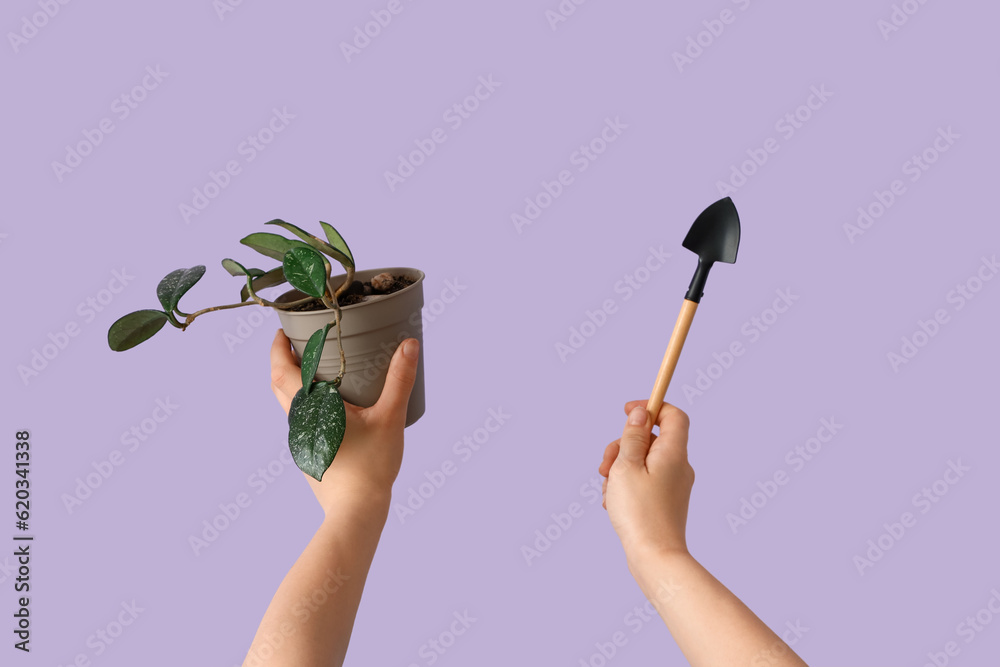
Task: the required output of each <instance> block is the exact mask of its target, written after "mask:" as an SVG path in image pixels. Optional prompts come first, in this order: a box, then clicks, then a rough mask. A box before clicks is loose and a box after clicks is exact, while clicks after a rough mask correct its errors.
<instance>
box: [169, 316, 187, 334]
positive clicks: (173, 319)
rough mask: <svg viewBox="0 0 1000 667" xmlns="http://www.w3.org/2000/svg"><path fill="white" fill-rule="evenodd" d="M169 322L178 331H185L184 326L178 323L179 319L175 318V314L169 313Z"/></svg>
mask: <svg viewBox="0 0 1000 667" xmlns="http://www.w3.org/2000/svg"><path fill="white" fill-rule="evenodd" d="M167 321H168V322H170V323H171V324H172V325H174V326H175V327H177V328H178V329H180V330H181V331H184V325H182V324H181V323H180V322H178V321H177V318H176V317H174V314H173V313H167Z"/></svg>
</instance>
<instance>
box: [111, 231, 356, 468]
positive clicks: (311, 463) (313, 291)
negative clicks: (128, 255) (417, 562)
mask: <svg viewBox="0 0 1000 667" xmlns="http://www.w3.org/2000/svg"><path fill="white" fill-rule="evenodd" d="M266 224H269V225H278V226H280V227H283V228H284V229H286V230H288V231H290V232H291V233H292V234H294V235H295V236H298V237H299V239H301V240H298V239H290V238H286V237H284V236H281V235H279V234H271V233H266V232H261V233H256V234H250V235H249V236H247V237H246V238H243V239H241V240H240V243H242V244H243V245H246V246H248V247H250V248H252V249H254V250H256V251H257V252H259V253H261V254H262V255H265V256H267V257H270V258H271V259H276V260H279V261H280V262H281V266H279V267H277V268H274V269H271V270H270V271H264V270H262V269H248V268H245V267H244V266H243V265H242V264H240V263H239V262H237V261H235V260H232V259H224V260H222V266H223V268H224V269H226V271H228V272H229V274H230V275H233V276H243V277H245V278H246V285H245V286H243V288H242V290H241V291H240V299H241V301H240V303H233V304H229V305H225V306H213V307H211V308H204V309H202V310H197V311H195V312H193V313H190V314H188V313H185V312H183V311H182V310H180V308H179V307H178V305H179V302H180V300H181V297H183V296H184V294H186V293H187V291H188V290H190V289H191V287H193V286H194V285H195V283H197V282H198V281H199V280H201V277H202V276H203V275H205V267H204V265H199V266H195V267H192V268H190V269H177V270H176V271H172V272H171V273H169V274H167V276H166V277H165V278H164V279H163V280H161V281H160V284H159V285H158V286H157V288H156V296H157V297H158V298H159V300H160V305H161V306H162V307H163V310H138V311H135V312H133V313H129V314H128V315H125V316H124V317H121V318H119V319H118V320H117V321H115V323H114V324H112V325H111V328H110V329H108V346H109V347H110V348H111V349H112V350H115V351H117V352H122V351H124V350H128V349H130V348H133V347H135V346H136V345H138V344H139V343H142V342H143V341H146V340H149V339H150V338H152V337H153V336H154V335H156V333H157V332H158V331H159V330H160V329H162V328H163V326H164V325H165V324H166V323H167V322H169V323H170V324H172V325H173V326H174V327H176V328H178V329H180V330H181V331H184V330H185V329H187V327H188V326H190V324H191V323H192V322H193V321H194V320H195V319H196V318H198V317H199V316H201V315H204V314H205V313H210V312H212V311H216V310H226V309H229V308H240V307H242V306H252V305H260V306H265V307H270V308H277V309H283V310H291V309H293V308H299V307H302V306H306V305H308V304H313V303H316V302H322V303H323V305H325V306H326V307H327V308H329V309H330V310H332V311H333V314H334V319H333V320H332V321H330V322H329V323H328V324H327V325H326V326H325V327H323V328H322V329H319V330H317V331H315V332H314V333H313V334H312V336H310V338H309V342H308V343H307V344H306V347H305V350H304V351H303V354H302V364H301V365H302V389H300V390H299V391H298V393H297V394H296V395H295V396H294V397H293V399H292V405H291V408H290V410H289V412H288V446H289V449H290V450H291V453H292V458H294V459H295V463H296V465H298V467H299V468H300V469H301V470H302V471H303V472H305V473H306V474H307V475H310V476H311V477H313V478H315V479H317V480H322V479H323V473H325V472H326V470H327V468H329V467H330V464H331V463H332V462H333V459H334V457H335V456H336V455H337V450H338V449H339V447H340V443H341V442H342V441H343V439H344V431H345V428H346V426H347V415H346V411H345V408H344V400H343V398H341V396H340V390H339V387H340V383H341V381H342V380H343V378H344V370H345V359H344V348H343V346H342V345H341V338H340V305H339V303H338V301H337V300H338V298H339V297H340V295H341V294H343V293H344V291H345V290H347V289H348V288H349V287H350V286H351V284H352V283H353V281H354V256H353V255H352V254H351V250H350V248H348V247H347V243H346V242H345V241H344V238H343V237H342V236H341V235H340V233H339V232H338V231H337V230H336V229H334V228H333V227H332V226H331V225H328V224H327V223H325V222H320V223H319V224H320V225H321V226H322V228H323V232H324V234H325V235H326V241H323V240H321V239H319V238H317V237H316V236H313V235H312V234H309V233H308V232H306V231H303V230H302V229H300V228H298V227H296V226H295V225H293V224H291V223H288V222H285V221H284V220H271V221H270V222H268V223H266ZM324 255H326V256H329V257H330V258H332V259H335V260H337V261H338V262H339V263H340V264H341V265H342V266H343V267H344V269H345V270H346V272H347V277H346V280H345V281H344V283H343V284H342V285H340V286H339V287H336V288H334V285H333V284H332V282H331V265H330V262H329V260H327V258H326V257H325V256H324ZM285 282H288V283H289V284H290V285H291V286H292V287H294V288H295V289H297V290H299V291H300V292H302V293H303V294H307V295H308V296H307V297H306V298H304V299H299V300H298V301H291V302H288V303H275V302H273V301H268V300H266V299H264V298H262V297H261V296H259V295H258V294H257V291H258V290H262V289H265V288H267V287H274V286H276V285H281V284H282V283H285ZM178 318H183V321H182V320H181V319H178ZM331 326H335V327H336V328H337V344H338V346H339V347H340V373H339V374H338V375H337V377H336V378H335V379H333V380H331V381H320V380H316V381H314V379H315V376H316V370H317V368H318V367H319V361H320V356H321V354H322V352H323V346H324V344H325V342H326V337H327V334H328V333H329V331H330V327H331Z"/></svg>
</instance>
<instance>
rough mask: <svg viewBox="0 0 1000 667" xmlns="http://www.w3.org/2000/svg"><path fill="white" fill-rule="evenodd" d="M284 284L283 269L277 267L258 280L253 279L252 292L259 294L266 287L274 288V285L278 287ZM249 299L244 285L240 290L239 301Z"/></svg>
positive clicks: (248, 293)
mask: <svg viewBox="0 0 1000 667" xmlns="http://www.w3.org/2000/svg"><path fill="white" fill-rule="evenodd" d="M283 282H285V268H284V267H282V266H279V267H278V268H276V269H271V270H270V271H268V272H267V273H265V274H264V275H262V276H261V277H259V278H254V279H253V291H254V292H259V291H260V290H262V289H266V288H268V287H274V286H275V285H280V284H281V283H283ZM249 298H250V292H248V291H247V286H246V285H244V286H243V289H242V290H240V301H246V300H247V299H249Z"/></svg>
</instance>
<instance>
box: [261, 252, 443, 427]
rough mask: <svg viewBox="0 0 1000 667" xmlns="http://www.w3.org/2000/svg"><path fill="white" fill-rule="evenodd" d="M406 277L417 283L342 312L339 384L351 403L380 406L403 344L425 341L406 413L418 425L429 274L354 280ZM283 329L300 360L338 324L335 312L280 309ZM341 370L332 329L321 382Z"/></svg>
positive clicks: (406, 271)
mask: <svg viewBox="0 0 1000 667" xmlns="http://www.w3.org/2000/svg"><path fill="white" fill-rule="evenodd" d="M383 272H389V273H391V274H392V275H394V276H406V277H408V278H411V279H413V280H414V281H415V282H414V283H413V284H412V285H409V286H407V287H405V288H403V289H401V290H399V291H398V292H393V293H392V294H374V295H371V296H369V297H367V298H366V299H365V301H363V302H361V303H355V304H352V305H350V306H343V307H342V308H341V309H340V326H341V327H342V331H341V340H342V343H343V345H344V357H345V359H346V370H345V373H344V379H343V381H342V382H341V383H340V394H341V396H343V398H344V400H345V401H347V402H348V403H352V404H354V405H357V406H359V407H363V408H367V407H370V406H372V405H374V404H375V402H376V401H377V400H378V397H379V395H380V394H381V393H382V387H383V386H384V385H385V377H386V373H387V372H388V370H389V361H390V359H392V355H393V353H394V352H395V351H396V348H397V347H399V344H400V343H401V342H403V341H404V340H406V339H407V338H416V339H417V340H418V341H420V358H419V360H418V362H417V379H416V381H415V382H414V384H413V392H412V393H411V394H410V402H409V403H408V404H407V409H406V425H407V426H409V425H410V424H412V423H414V422H415V421H417V420H418V419H419V418H420V416H421V415H423V414H424V340H423V317H422V315H421V310H422V309H423V307H424V273H423V271H419V270H417V269H411V268H405V267H404V268H401V267H394V268H387V269H369V270H367V271H358V272H356V273H355V274H354V279H355V280H360V281H362V282H364V281H367V280H371V279H372V277H373V276H376V275H378V274H379V273H383ZM345 278H346V275H344V274H341V275H339V276H333V277H332V279H331V282H332V283H333V284H334V285H336V286H339V285H341V284H342V283H343V282H344V280H345ZM305 297H306V295H305V294H303V293H302V292H299V291H298V290H290V291H288V292H285V293H284V294H282V295H281V296H279V297H278V298H277V299H275V302H276V303H286V302H288V301H295V300H297V299H303V298H305ZM277 312H278V318H279V319H280V320H281V328H282V329H284V331H285V335H286V336H288V338H289V339H290V340H291V341H292V347H293V348H295V353H296V354H297V355H298V357H299V359H300V360H301V359H302V352H303V351H304V350H305V347H306V343H307V342H309V337H310V336H311V335H312V334H313V333H314V332H315V331H316V330H318V329H322V328H323V327H324V326H326V324H327V322H332V321H334V314H333V311H332V310H329V309H324V310H314V311H311V312H304V313H303V312H295V311H289V310H278V311H277ZM339 372H340V350H339V349H338V347H337V327H336V325H334V326H332V327H330V332H329V333H328V334H327V338H326V344H325V345H324V346H323V356H322V358H321V359H320V363H319V370H317V371H316V379H318V380H333V379H335V378H336V377H337V374H338V373H339Z"/></svg>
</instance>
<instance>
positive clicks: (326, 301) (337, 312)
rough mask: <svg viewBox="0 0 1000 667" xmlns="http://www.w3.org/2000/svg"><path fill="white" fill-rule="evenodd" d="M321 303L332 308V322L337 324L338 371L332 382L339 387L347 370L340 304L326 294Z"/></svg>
mask: <svg viewBox="0 0 1000 667" xmlns="http://www.w3.org/2000/svg"><path fill="white" fill-rule="evenodd" d="M323 304H324V305H325V306H326V307H327V308H330V309H331V310H333V315H334V322H335V323H336V326H337V347H339V348H340V373H339V374H338V375H337V379H336V380H334V382H333V384H334V386H335V387H338V388H339V387H340V383H341V382H342V381H343V379H344V373H346V372H347V360H346V359H345V357H344V344H343V343H342V342H341V339H340V304H339V303H338V302H337V301H336V297H334V300H333V301H331V300H330V297H329V296H328V295H326V294H324V295H323Z"/></svg>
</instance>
